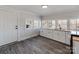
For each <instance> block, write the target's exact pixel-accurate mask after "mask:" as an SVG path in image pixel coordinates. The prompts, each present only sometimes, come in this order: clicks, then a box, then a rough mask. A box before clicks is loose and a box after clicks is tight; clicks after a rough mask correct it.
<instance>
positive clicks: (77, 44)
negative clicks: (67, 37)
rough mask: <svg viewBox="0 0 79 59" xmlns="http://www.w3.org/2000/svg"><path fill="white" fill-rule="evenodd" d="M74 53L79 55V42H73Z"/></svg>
mask: <svg viewBox="0 0 79 59" xmlns="http://www.w3.org/2000/svg"><path fill="white" fill-rule="evenodd" d="M73 53H75V54H79V41H74V42H73Z"/></svg>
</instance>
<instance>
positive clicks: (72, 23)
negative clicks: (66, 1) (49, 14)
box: [70, 19, 76, 30]
mask: <svg viewBox="0 0 79 59" xmlns="http://www.w3.org/2000/svg"><path fill="white" fill-rule="evenodd" d="M70 30H76V19H71V20H70Z"/></svg>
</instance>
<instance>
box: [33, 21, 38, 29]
mask: <svg viewBox="0 0 79 59" xmlns="http://www.w3.org/2000/svg"><path fill="white" fill-rule="evenodd" d="M38 25H39V24H38V20H34V28H38V27H39V26H38Z"/></svg>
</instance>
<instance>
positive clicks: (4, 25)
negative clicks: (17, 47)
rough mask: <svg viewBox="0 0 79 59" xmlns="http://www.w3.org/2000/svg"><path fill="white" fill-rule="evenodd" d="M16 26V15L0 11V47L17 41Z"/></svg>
mask: <svg viewBox="0 0 79 59" xmlns="http://www.w3.org/2000/svg"><path fill="white" fill-rule="evenodd" d="M16 25H17V16H16V14H14V13H10V12H6V11H0V26H1V27H0V37H1V38H0V45H4V44H8V43H11V42H14V41H17V29H16Z"/></svg>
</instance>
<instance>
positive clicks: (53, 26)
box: [52, 20, 56, 29]
mask: <svg viewBox="0 0 79 59" xmlns="http://www.w3.org/2000/svg"><path fill="white" fill-rule="evenodd" d="M55 28H56V23H55V20H52V29H55Z"/></svg>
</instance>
